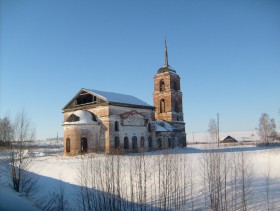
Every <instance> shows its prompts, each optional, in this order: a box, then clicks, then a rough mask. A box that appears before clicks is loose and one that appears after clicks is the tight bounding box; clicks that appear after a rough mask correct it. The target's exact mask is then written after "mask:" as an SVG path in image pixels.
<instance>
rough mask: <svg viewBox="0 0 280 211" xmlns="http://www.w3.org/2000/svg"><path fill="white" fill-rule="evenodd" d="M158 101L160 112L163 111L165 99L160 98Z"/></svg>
mask: <svg viewBox="0 0 280 211" xmlns="http://www.w3.org/2000/svg"><path fill="white" fill-rule="evenodd" d="M159 103H160V105H159V112H160V113H164V112H165V100H164V99H161V100H160V102H159Z"/></svg>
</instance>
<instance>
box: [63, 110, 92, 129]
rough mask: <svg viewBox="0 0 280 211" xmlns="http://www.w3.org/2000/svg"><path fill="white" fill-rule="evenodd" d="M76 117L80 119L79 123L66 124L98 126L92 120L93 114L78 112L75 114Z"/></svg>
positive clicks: (83, 111)
mask: <svg viewBox="0 0 280 211" xmlns="http://www.w3.org/2000/svg"><path fill="white" fill-rule="evenodd" d="M73 114H74V115H76V116H78V117H80V119H79V121H76V122H64V124H65V125H67V124H71V125H72V124H96V122H95V121H93V120H92V114H91V113H90V112H88V111H85V110H77V111H75V112H74V113H73Z"/></svg>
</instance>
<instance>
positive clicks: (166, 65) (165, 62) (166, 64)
mask: <svg viewBox="0 0 280 211" xmlns="http://www.w3.org/2000/svg"><path fill="white" fill-rule="evenodd" d="M164 44H165V58H164V59H165V61H164V66H165V67H168V52H167V45H166V38H165V41H164Z"/></svg>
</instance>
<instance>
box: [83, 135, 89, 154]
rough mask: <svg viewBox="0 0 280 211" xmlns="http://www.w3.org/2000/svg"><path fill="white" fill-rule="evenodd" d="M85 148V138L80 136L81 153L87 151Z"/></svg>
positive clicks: (86, 146)
mask: <svg viewBox="0 0 280 211" xmlns="http://www.w3.org/2000/svg"><path fill="white" fill-rule="evenodd" d="M87 148H88V145H87V139H86V138H82V140H81V153H85V152H87Z"/></svg>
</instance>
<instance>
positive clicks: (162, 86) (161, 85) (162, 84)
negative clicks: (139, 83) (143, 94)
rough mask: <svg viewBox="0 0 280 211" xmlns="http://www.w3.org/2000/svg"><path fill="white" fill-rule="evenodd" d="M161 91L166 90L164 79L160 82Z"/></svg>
mask: <svg viewBox="0 0 280 211" xmlns="http://www.w3.org/2000/svg"><path fill="white" fill-rule="evenodd" d="M159 91H160V92H164V91H165V85H164V80H163V79H161V80H160V82H159Z"/></svg>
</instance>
